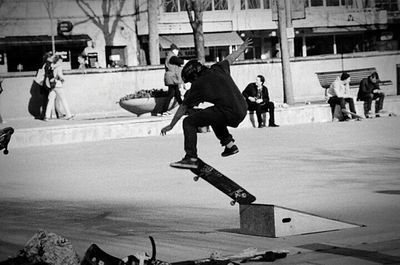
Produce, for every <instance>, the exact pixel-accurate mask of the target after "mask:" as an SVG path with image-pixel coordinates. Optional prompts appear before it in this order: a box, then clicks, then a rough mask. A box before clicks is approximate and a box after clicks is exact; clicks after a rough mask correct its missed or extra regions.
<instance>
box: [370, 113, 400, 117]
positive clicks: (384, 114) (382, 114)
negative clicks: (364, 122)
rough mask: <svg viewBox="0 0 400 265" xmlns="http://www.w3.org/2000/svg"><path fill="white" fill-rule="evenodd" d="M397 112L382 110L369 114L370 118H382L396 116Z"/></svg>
mask: <svg viewBox="0 0 400 265" xmlns="http://www.w3.org/2000/svg"><path fill="white" fill-rule="evenodd" d="M396 116H397V114H396V113H394V112H380V113H372V114H370V115H369V116H368V118H369V119H373V118H382V117H396Z"/></svg>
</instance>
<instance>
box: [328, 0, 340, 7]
mask: <svg viewBox="0 0 400 265" xmlns="http://www.w3.org/2000/svg"><path fill="white" fill-rule="evenodd" d="M339 5H340V1H339V0H326V6H339Z"/></svg>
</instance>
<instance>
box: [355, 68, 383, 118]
mask: <svg viewBox="0 0 400 265" xmlns="http://www.w3.org/2000/svg"><path fill="white" fill-rule="evenodd" d="M378 82H379V76H378V73H377V72H373V73H372V74H371V75H370V76H368V77H367V78H364V79H363V80H361V83H360V88H359V90H358V94H357V100H361V101H364V115H365V117H366V118H370V117H371V105H372V100H376V102H375V115H376V117H379V112H381V111H382V108H383V100H384V99H385V94H384V93H383V91H382V90H381V89H380V88H379V84H378Z"/></svg>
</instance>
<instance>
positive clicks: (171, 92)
mask: <svg viewBox="0 0 400 265" xmlns="http://www.w3.org/2000/svg"><path fill="white" fill-rule="evenodd" d="M173 97H175V99H176V102H178V104H179V105H181V104H182V97H181V91H180V90H179V85H169V86H168V94H167V98H166V99H165V103H164V106H163V108H162V112H166V111H168V107H169V103H170V102H171V99H172V98H173Z"/></svg>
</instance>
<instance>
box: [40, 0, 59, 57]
mask: <svg viewBox="0 0 400 265" xmlns="http://www.w3.org/2000/svg"><path fill="white" fill-rule="evenodd" d="M43 4H44V6H45V7H46V10H47V14H48V15H49V18H50V31H51V34H50V35H51V50H52V51H53V54H54V53H55V52H56V44H55V40H54V39H55V36H54V35H55V33H54V2H53V0H43Z"/></svg>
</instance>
